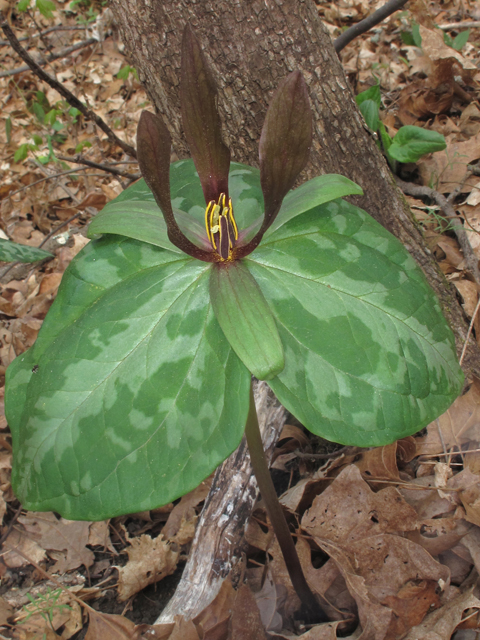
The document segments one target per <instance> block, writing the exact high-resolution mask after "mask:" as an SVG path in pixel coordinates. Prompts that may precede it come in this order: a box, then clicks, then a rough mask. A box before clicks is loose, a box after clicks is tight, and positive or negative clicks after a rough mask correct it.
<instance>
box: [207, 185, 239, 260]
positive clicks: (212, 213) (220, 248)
mask: <svg viewBox="0 0 480 640" xmlns="http://www.w3.org/2000/svg"><path fill="white" fill-rule="evenodd" d="M222 221H223V222H222ZM205 226H206V228H207V235H208V239H209V240H210V243H211V245H212V247H213V248H214V249H215V251H217V252H218V253H219V254H220V256H221V257H222V258H223V259H224V260H227V259H228V258H229V257H230V253H231V251H232V249H233V247H234V246H235V241H236V240H237V239H238V228H237V223H236V222H235V216H234V215H233V207H232V199H231V198H229V199H228V202H227V198H226V195H225V194H224V193H221V194H220V197H219V198H218V202H215V200H211V201H210V202H209V203H208V205H207V208H206V209H205ZM224 233H226V234H227V235H228V255H226V253H227V245H226V243H225V242H222V235H223V234H224ZM225 240H226V238H225ZM223 254H225V255H223Z"/></svg>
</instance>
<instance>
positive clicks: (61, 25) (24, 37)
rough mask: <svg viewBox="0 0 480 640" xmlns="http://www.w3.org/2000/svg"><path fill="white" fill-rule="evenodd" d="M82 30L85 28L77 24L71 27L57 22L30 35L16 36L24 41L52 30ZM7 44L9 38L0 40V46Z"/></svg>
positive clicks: (20, 40) (44, 34)
mask: <svg viewBox="0 0 480 640" xmlns="http://www.w3.org/2000/svg"><path fill="white" fill-rule="evenodd" d="M84 30H85V27H80V26H78V25H77V26H73V27H68V26H66V25H63V24H59V25H57V26H56V27H48V29H44V30H43V31H40V32H37V33H33V34H32V35H31V36H22V37H21V38H18V41H19V42H26V41H27V40H31V39H32V38H39V37H41V36H46V35H48V34H49V33H53V32H54V31H84ZM7 45H10V41H9V40H0V47H6V46H7Z"/></svg>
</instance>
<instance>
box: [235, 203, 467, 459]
mask: <svg viewBox="0 0 480 640" xmlns="http://www.w3.org/2000/svg"><path fill="white" fill-rule="evenodd" d="M246 264H248V268H249V270H250V272H251V273H252V275H253V276H254V278H255V280H256V281H257V283H258V284H259V286H260V288H261V289H262V292H263V294H264V296H265V298H266V300H267V302H268V303H269V305H270V307H271V309H272V311H273V314H274V316H275V319H276V323H277V327H278V331H279V334H280V337H281V339H282V343H283V347H284V352H285V368H284V369H283V371H282V372H281V373H280V374H279V375H278V376H277V377H276V378H274V379H273V380H271V381H269V385H270V386H271V388H272V390H273V391H274V393H275V395H276V396H277V398H278V399H279V400H280V402H281V403H282V404H283V405H284V406H285V407H286V408H287V409H288V410H289V411H290V412H291V413H292V414H293V415H295V417H296V418H298V419H299V420H300V421H301V422H302V423H303V424H304V425H305V426H306V427H307V428H308V429H309V430H310V431H312V432H314V433H316V434H318V435H320V436H322V437H324V438H327V439H328V440H333V441H335V442H339V443H342V444H350V445H358V446H378V445H384V444H387V443H389V442H393V441H394V440H396V439H398V438H402V437H404V436H407V435H409V434H411V433H414V432H415V431H418V430H419V429H421V428H422V427H423V426H425V425H426V424H427V423H429V422H430V421H431V420H433V419H434V418H436V417H437V416H438V415H440V414H441V413H442V412H443V411H445V410H446V409H447V408H448V407H449V406H450V404H451V403H452V402H453V400H454V399H455V398H456V396H457V395H458V394H459V392H460V390H461V387H462V382H463V375H462V372H461V369H460V367H459V365H458V362H457V359H456V354H455V345H454V340H453V335H452V332H451V330H450V328H449V327H448V325H447V323H446V321H445V319H444V317H443V315H442V312H441V310H440V307H439V303H438V300H437V299H436V297H435V295H434V293H433V291H432V290H431V288H430V287H429V285H428V283H427V282H426V280H425V278H424V276H423V274H422V272H421V271H420V269H419V268H418V267H417V265H416V264H415V262H414V260H413V259H412V257H411V256H410V254H409V253H408V252H407V251H406V249H405V248H404V247H403V245H402V244H401V243H400V242H399V241H398V240H397V239H396V238H394V237H393V236H392V235H391V234H389V233H388V232H387V231H386V230H385V229H384V228H383V227H381V226H380V225H379V224H378V223H377V222H376V221H375V220H374V219H373V218H371V217H370V216H369V215H368V214H366V213H365V212H364V211H362V210H361V209H358V208H357V207H354V206H353V205H350V204H348V203H347V202H344V201H341V200H339V201H335V202H330V203H328V204H325V205H322V206H320V207H317V208H315V209H312V210H311V211H309V212H307V213H305V214H303V215H302V216H297V217H296V218H294V219H292V220H290V221H289V222H288V223H286V224H285V225H283V226H282V227H281V228H280V229H279V230H278V231H277V232H276V233H275V234H273V235H272V236H270V237H269V238H268V239H267V240H266V241H265V242H264V243H262V245H261V246H260V247H259V248H258V249H257V250H256V251H255V252H254V253H253V254H251V256H249V258H248V259H247V261H246Z"/></svg>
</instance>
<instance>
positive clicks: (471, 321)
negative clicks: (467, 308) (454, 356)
mask: <svg viewBox="0 0 480 640" xmlns="http://www.w3.org/2000/svg"><path fill="white" fill-rule="evenodd" d="M479 307H480V297H479V299H478V302H477V306H476V307H475V311H474V312H473V314H472V319H471V320H470V325H469V327H468V332H467V337H466V338H465V343H464V345H463V349H462V355H461V356H460V366H462V363H463V359H464V358H465V353H466V351H467V345H468V341H469V340H470V335H471V333H472V329H473V324H474V322H475V318H476V317H477V313H478V309H479Z"/></svg>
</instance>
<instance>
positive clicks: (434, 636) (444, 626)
mask: <svg viewBox="0 0 480 640" xmlns="http://www.w3.org/2000/svg"><path fill="white" fill-rule="evenodd" d="M472 608H474V609H477V608H480V600H478V599H477V598H476V597H475V596H474V595H473V594H472V592H471V590H469V591H466V592H465V593H461V594H459V595H458V596H457V597H456V598H454V599H453V600H450V601H449V602H447V603H446V604H445V605H444V606H443V607H441V608H440V609H437V610H436V611H433V612H432V613H429V614H428V615H427V616H426V617H425V619H424V620H423V622H422V623H421V624H419V625H417V626H416V627H413V628H412V629H410V631H409V632H408V634H407V635H406V636H405V638H404V640H446V639H447V638H451V636H452V633H453V632H454V631H455V629H456V628H457V626H458V625H459V624H460V622H461V620H462V615H463V612H464V611H465V610H466V609H472Z"/></svg>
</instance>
